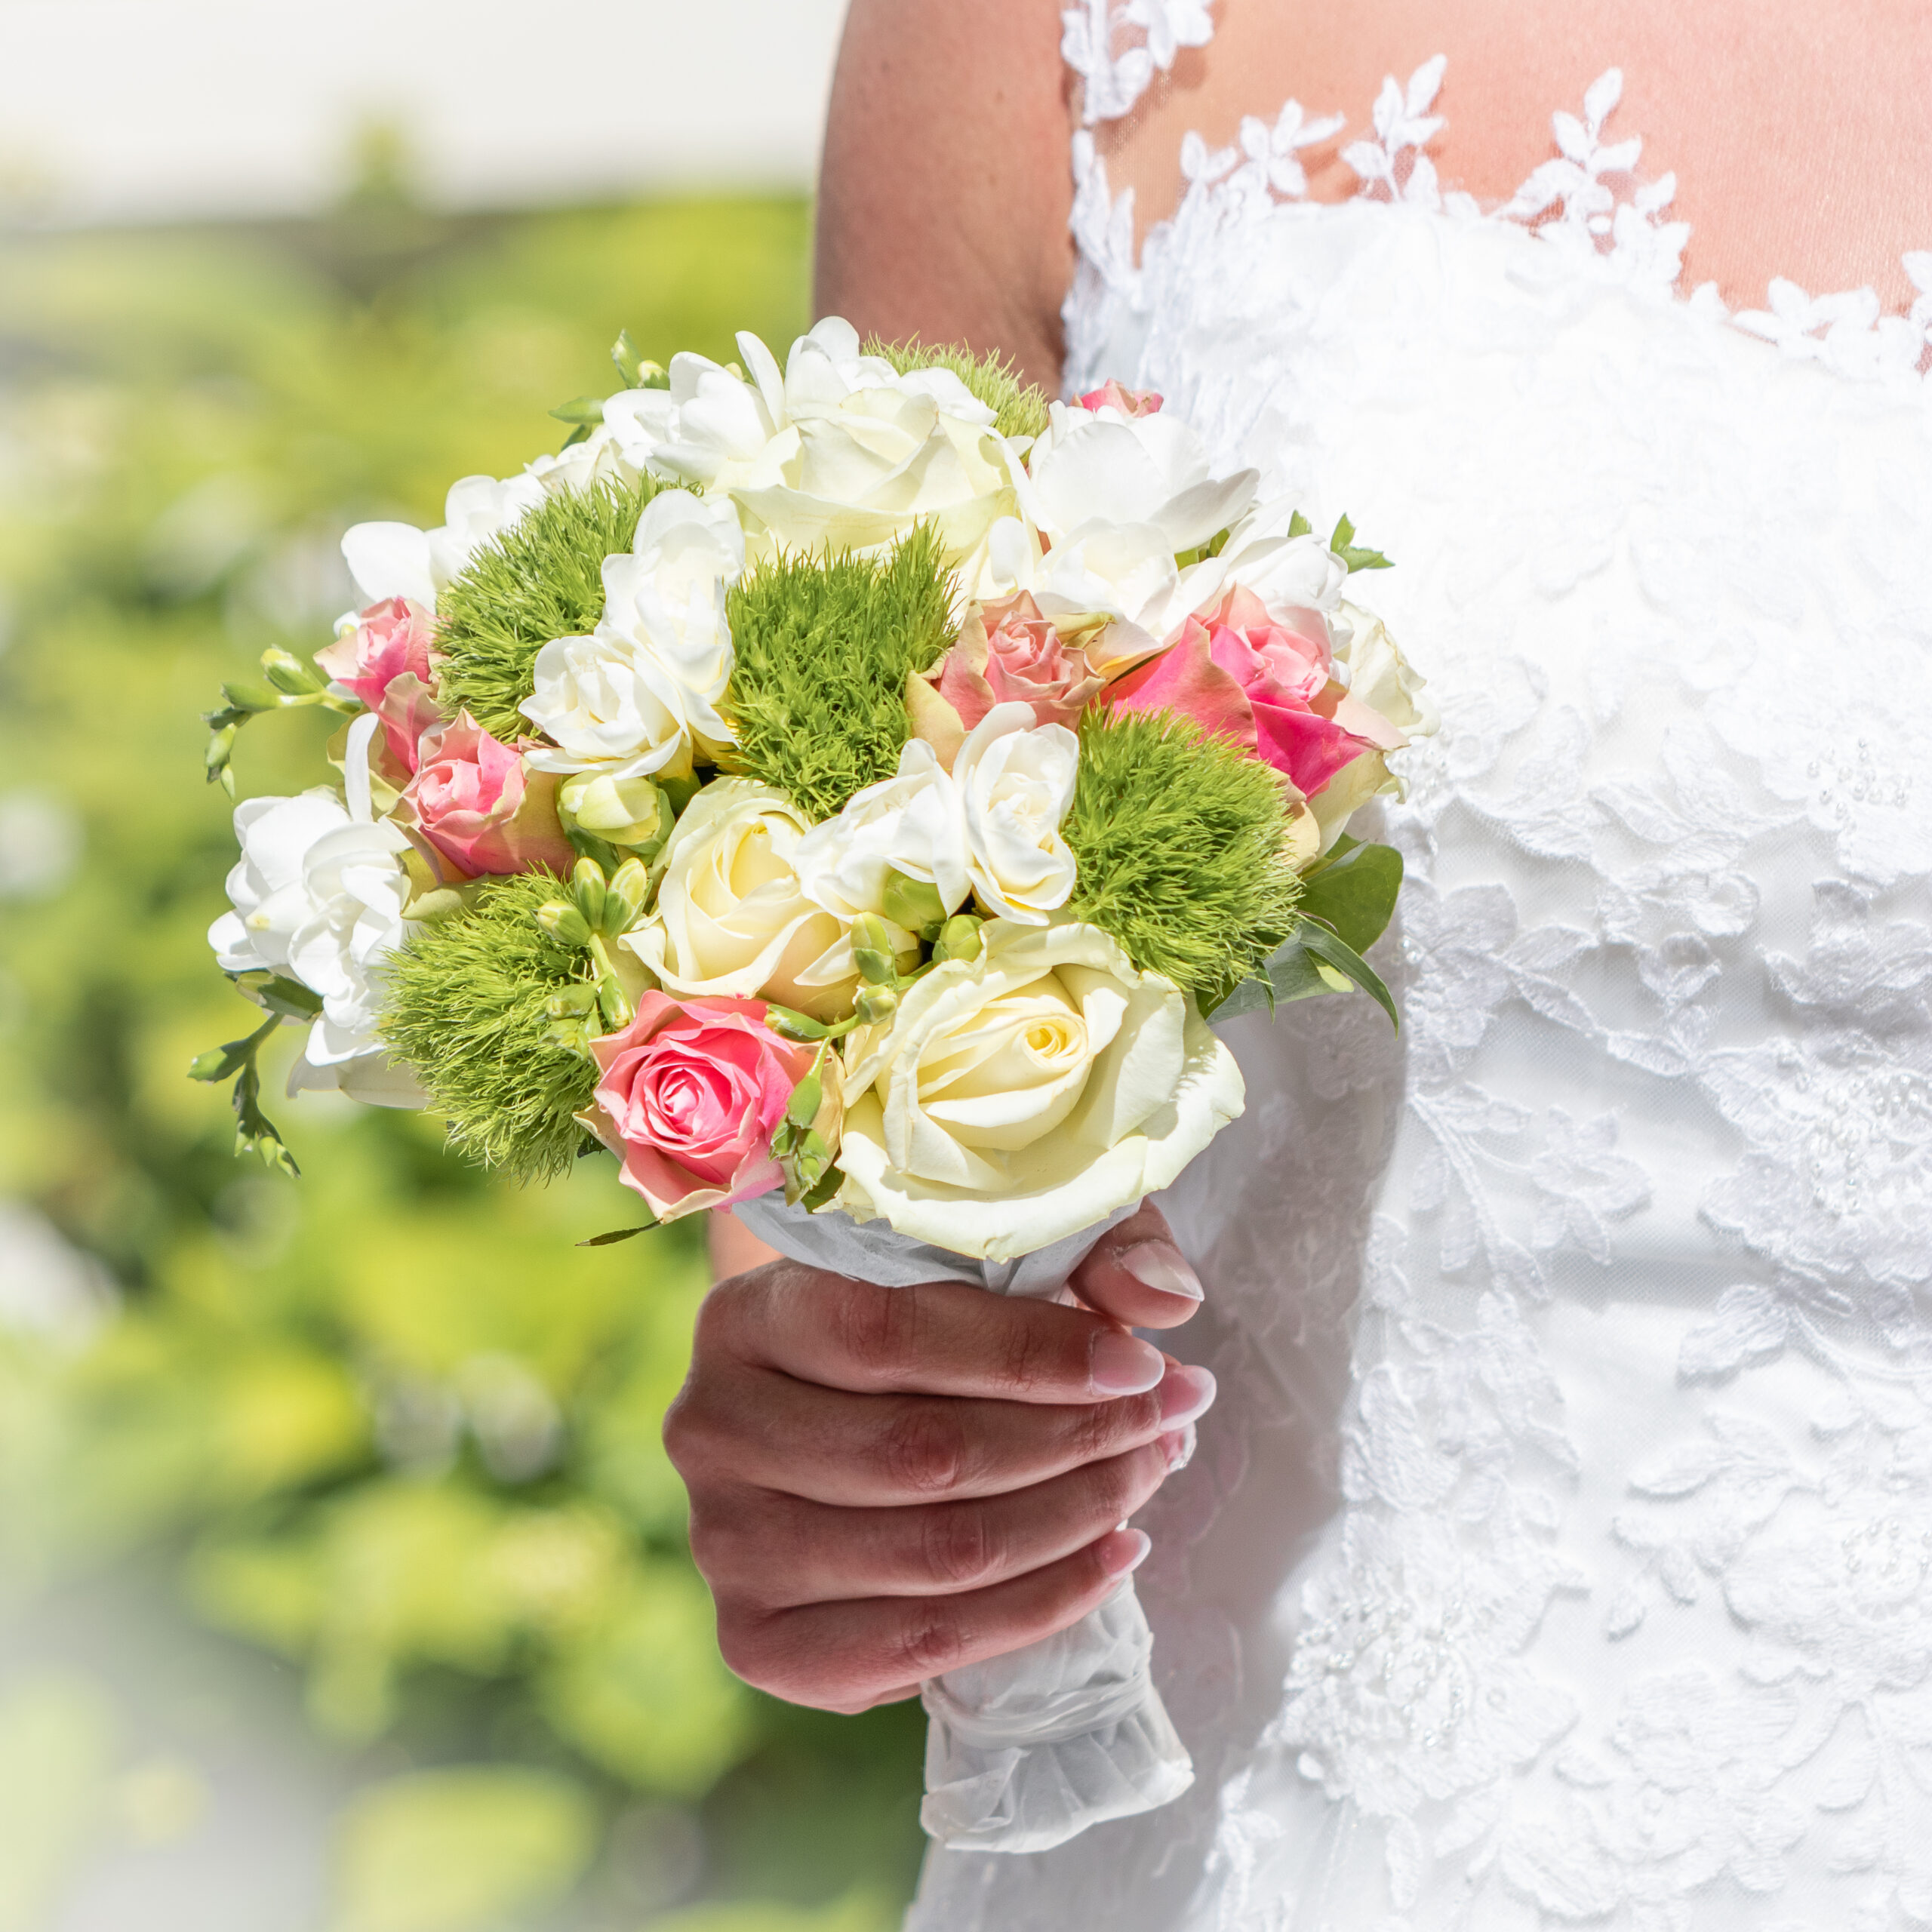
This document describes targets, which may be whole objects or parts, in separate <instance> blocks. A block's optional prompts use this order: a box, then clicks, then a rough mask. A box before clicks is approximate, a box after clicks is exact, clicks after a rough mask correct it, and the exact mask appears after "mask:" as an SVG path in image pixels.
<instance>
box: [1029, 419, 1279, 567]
mask: <svg viewBox="0 0 1932 1932" xmlns="http://www.w3.org/2000/svg"><path fill="white" fill-rule="evenodd" d="M1048 418H1049V420H1048V425H1047V428H1046V429H1045V431H1044V433H1043V434H1042V435H1041V436H1040V438H1039V439H1038V441H1036V442H1035V444H1034V445H1033V447H1032V450H1031V451H1030V452H1029V454H1028V456H1027V459H1026V481H1024V483H1023V485H1022V486H1021V487H1022V499H1023V502H1024V503H1025V504H1026V509H1027V512H1028V514H1029V515H1030V516H1031V517H1032V520H1033V521H1035V523H1037V524H1038V525H1039V527H1040V528H1041V529H1042V530H1044V531H1045V532H1046V533H1047V534H1048V536H1049V537H1051V538H1052V539H1053V540H1054V543H1056V544H1057V543H1059V542H1060V540H1062V539H1063V537H1071V536H1072V535H1073V534H1075V532H1076V531H1080V530H1081V529H1083V528H1086V527H1088V525H1094V524H1152V525H1155V526H1156V527H1157V528H1158V529H1159V530H1160V531H1161V534H1162V535H1163V536H1164V537H1165V538H1166V539H1167V540H1168V549H1169V550H1170V551H1171V552H1172V551H1179V550H1192V549H1198V547H1199V546H1201V545H1202V544H1204V543H1206V542H1207V540H1208V539H1209V538H1210V537H1213V536H1214V535H1216V534H1217V533H1218V532H1220V531H1223V530H1225V529H1226V528H1228V527H1229V525H1231V524H1232V523H1233V522H1234V521H1235V519H1236V518H1238V517H1239V516H1240V515H1241V514H1242V513H1243V512H1244V511H1245V510H1246V509H1247V507H1248V506H1249V505H1250V504H1251V503H1253V502H1254V486H1255V482H1256V480H1257V472H1255V471H1254V470H1252V469H1238V470H1236V471H1235V472H1233V473H1232V475H1227V476H1216V475H1214V474H1213V464H1212V462H1211V460H1210V458H1209V456H1208V454H1207V445H1206V444H1205V443H1204V441H1202V440H1201V437H1200V435H1198V432H1196V431H1195V429H1194V428H1193V426H1192V425H1191V424H1190V423H1187V422H1186V421H1184V420H1183V419H1182V418H1181V417H1178V416H1176V415H1173V414H1170V413H1168V411H1157V412H1155V413H1154V414H1151V415H1146V416H1134V417H1129V416H1125V415H1123V414H1121V411H1119V410H1118V409H1116V408H1114V407H1112V405H1104V406H1103V407H1102V408H1099V409H1082V408H1079V407H1078V406H1077V405H1073V404H1069V403H1064V402H1056V403H1054V405H1052V406H1051V409H1050V411H1049V412H1048Z"/></svg>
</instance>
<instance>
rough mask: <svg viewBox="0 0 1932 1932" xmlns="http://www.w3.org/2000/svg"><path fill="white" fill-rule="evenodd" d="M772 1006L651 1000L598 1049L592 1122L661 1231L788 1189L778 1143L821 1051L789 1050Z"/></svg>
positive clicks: (654, 996)
mask: <svg viewBox="0 0 1932 1932" xmlns="http://www.w3.org/2000/svg"><path fill="white" fill-rule="evenodd" d="M764 1014H765V1006H764V1001H762V1000H755V999H726V998H702V999H688V1000H683V1001H678V1000H675V999H672V998H670V997H669V995H667V994H664V993H661V992H648V993H646V994H645V995H643V997H642V998H641V999H640V1000H639V1001H638V1009H637V1017H636V1018H635V1020H632V1022H631V1023H630V1025H629V1026H627V1027H626V1029H624V1031H623V1032H621V1033H612V1034H608V1035H606V1036H605V1038H602V1039H601V1040H593V1041H592V1042H591V1045H590V1050H591V1051H592V1054H595V1056H596V1058H597V1064H598V1066H600V1067H601V1069H603V1075H604V1077H603V1078H602V1079H601V1080H600V1081H598V1085H597V1098H596V1100H595V1103H594V1106H593V1111H592V1118H594V1121H595V1126H596V1129H597V1132H598V1137H599V1138H600V1139H601V1140H603V1141H604V1142H605V1145H606V1146H609V1147H610V1148H611V1152H613V1153H615V1154H617V1155H619V1156H620V1158H622V1160H623V1164H624V1171H623V1180H624V1185H625V1186H626V1187H633V1188H635V1189H636V1190H637V1191H638V1193H640V1194H641V1195H643V1196H644V1198H645V1200H646V1201H648V1202H649V1203H650V1205H651V1212H652V1213H653V1214H655V1215H656V1216H657V1217H658V1219H659V1220H663V1221H670V1220H676V1219H677V1217H678V1216H679V1215H681V1214H697V1213H698V1212H699V1211H700V1210H701V1209H703V1208H706V1207H728V1206H730V1205H731V1203H732V1202H734V1201H749V1199H751V1198H752V1196H753V1195H758V1194H765V1193H768V1192H770V1191H771V1189H773V1188H774V1187H778V1186H783V1183H784V1176H783V1174H782V1172H781V1171H780V1168H779V1165H778V1163H777V1161H774V1159H773V1158H771V1137H772V1134H773V1131H774V1129H776V1128H777V1125H778V1123H779V1121H780V1120H781V1119H783V1118H784V1114H785V1109H786V1106H787V1105H788V1104H789V1102H790V1100H791V1098H792V1089H793V1088H795V1087H796V1086H797V1085H798V1082H799V1081H801V1080H802V1079H803V1078H804V1077H805V1075H806V1074H807V1073H808V1072H810V1071H811V1064H812V1060H813V1058H814V1051H815V1050H814V1048H811V1047H804V1046H795V1045H794V1044H792V1043H791V1042H790V1041H786V1040H781V1039H780V1038H779V1037H778V1035H777V1034H776V1033H774V1032H772V1030H771V1028H770V1027H768V1026H766V1025H765V1023H764Z"/></svg>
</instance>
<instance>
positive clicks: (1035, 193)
mask: <svg viewBox="0 0 1932 1932" xmlns="http://www.w3.org/2000/svg"><path fill="white" fill-rule="evenodd" d="M1071 131H1072V109H1071V107H1070V106H1069V83H1068V82H1067V79H1066V75H1065V72H1064V69H1063V67H1062V65H1061V62H1060V0H971V4H970V5H969V4H967V3H966V0H950V4H947V0H852V8H851V14H849V16H848V19H847V22H846V27H845V38H844V43H843V45H842V46H841V49H840V52H839V57H838V71H837V74H836V75H835V78H834V80H833V82H832V112H831V119H830V122H829V125H828V127H827V129H826V144H825V163H824V169H823V175H822V177H821V181H820V202H819V218H818V253H817V271H816V285H815V288H814V300H815V303H816V306H817V311H818V312H819V313H820V315H844V316H845V317H846V318H848V320H850V321H851V322H852V323H853V324H854V325H855V326H857V328H859V330H860V331H861V332H862V333H865V334H872V333H877V334H880V335H882V336H884V337H888V338H890V339H893V340H898V339H901V338H903V337H906V336H909V335H915V334H917V335H920V336H922V337H924V338H925V339H926V340H928V341H933V342H939V341H950V342H958V341H964V342H967V343H971V345H972V346H973V347H974V349H979V350H982V351H983V350H986V349H998V350H999V351H1001V352H1002V353H1003V354H1004V355H1008V356H1011V357H1012V358H1014V360H1015V361H1017V362H1018V363H1019V365H1020V367H1021V368H1022V369H1023V371H1025V373H1026V374H1027V375H1028V376H1029V377H1032V380H1035V381H1036V382H1038V383H1042V384H1044V385H1045V386H1048V388H1050V389H1056V388H1057V386H1058V383H1059V377H1060V301H1061V298H1062V297H1063V296H1064V294H1066V287H1067V284H1068V281H1069V279H1070V278H1071V277H1072V272H1073V251H1072V242H1071V241H1070V239H1069V236H1068V234H1067V226H1066V223H1067V215H1068V211H1069V207H1070V205H1071V202H1072V178H1071V174H1070V170H1069V162H1068V140H1069V135H1070V134H1071Z"/></svg>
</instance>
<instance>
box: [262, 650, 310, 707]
mask: <svg viewBox="0 0 1932 1932" xmlns="http://www.w3.org/2000/svg"><path fill="white" fill-rule="evenodd" d="M262 675H263V677H265V678H267V680H268V681H269V683H270V684H271V685H273V686H274V687H275V689H276V690H277V691H281V692H283V693H285V694H287V695H288V697H306V696H307V694H309V692H311V691H320V690H321V688H322V681H321V678H318V677H317V676H316V675H315V672H312V670H310V669H309V667H308V666H307V665H306V664H305V663H303V662H302V660H301V659H300V658H299V657H295V656H294V655H293V654H291V653H290V652H288V651H283V650H281V649H280V648H278V647H276V646H273V645H271V646H270V647H269V649H268V650H266V651H263V653H262Z"/></svg>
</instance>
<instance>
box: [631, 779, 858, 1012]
mask: <svg viewBox="0 0 1932 1932" xmlns="http://www.w3.org/2000/svg"><path fill="white" fill-rule="evenodd" d="M807 829H808V821H807V820H806V819H805V817H804V814H802V813H801V812H800V811H798V808H797V807H796V806H795V805H793V804H792V803H791V802H790V801H789V800H788V799H787V798H786V797H785V795H784V794H783V792H777V791H775V790H774V789H772V787H771V786H769V785H760V784H758V783H755V782H754V781H753V780H751V779H749V778H721V779H718V780H715V781H714V782H713V783H711V784H709V785H707V786H706V787H705V788H704V789H703V791H701V792H699V794H698V795H697V797H696V798H694V799H693V800H692V801H691V804H690V805H689V807H688V808H687V809H686V811H685V815H684V817H682V818H681V819H680V820H678V829H676V831H675V832H672V835H671V838H670V843H669V844H668V845H667V846H666V848H665V868H664V877H663V882H662V883H661V884H660V885H659V887H658V888H657V909H656V910H655V911H654V912H652V914H651V917H650V918H648V919H647V920H646V921H645V922H644V924H642V925H641V926H640V927H638V929H637V930H636V931H635V932H633V933H631V934H628V935H627V936H626V939H625V940H624V943H625V944H626V946H629V948H630V949H631V950H632V952H635V954H636V955H637V956H638V958H640V959H641V960H642V961H644V963H645V965H646V966H648V968H650V969H651V971H652V972H653V973H654V974H656V975H657V978H658V979H659V980H660V981H661V982H662V983H663V985H664V986H665V987H666V989H668V990H669V991H670V992H674V993H677V994H679V995H684V996H685V997H691V996H693V995H700V994H705V995H722V996H724V997H727V998H734V999H768V1000H776V1001H777V1002H778V1003H779V1004H780V1005H781V1006H789V1007H795V1008H798V1010H799V1011H801V1012H804V1013H811V1014H817V1015H818V1016H819V1017H820V1018H823V1019H832V1018H835V1017H838V1016H839V1015H841V1014H844V1013H845V1012H847V1011H849V1010H850V1009H851V1003H852V995H853V993H854V990H855V989H856V988H857V983H858V974H857V968H856V967H855V965H854V962H853V958H852V943H851V937H850V930H851V929H850V926H849V924H848V921H845V920H844V919H841V918H839V917H838V915H836V914H835V913H832V912H827V911H826V909H825V908H824V907H823V906H817V905H814V903H812V901H811V900H810V899H808V897H806V896H805V894H804V888H803V887H802V886H801V884H800V882H799V878H798V868H797V865H796V863H795V861H796V859H797V856H798V843H799V841H800V840H801V839H802V838H804V835H805V832H806V830H807Z"/></svg>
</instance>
